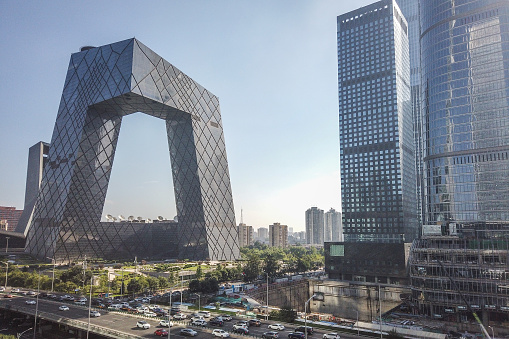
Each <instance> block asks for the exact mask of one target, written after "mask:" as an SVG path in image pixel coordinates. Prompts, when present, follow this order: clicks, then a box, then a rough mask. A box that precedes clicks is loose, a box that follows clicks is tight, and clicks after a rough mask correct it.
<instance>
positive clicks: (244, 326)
mask: <svg viewBox="0 0 509 339" xmlns="http://www.w3.org/2000/svg"><path fill="white" fill-rule="evenodd" d="M239 328H245V329H247V325H246V324H233V329H234V330H238V329H239Z"/></svg>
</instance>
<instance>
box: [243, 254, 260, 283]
mask: <svg viewBox="0 0 509 339" xmlns="http://www.w3.org/2000/svg"><path fill="white" fill-rule="evenodd" d="M260 273H261V269H260V257H259V256H257V255H251V256H250V257H249V258H248V260H247V264H246V266H244V281H246V282H249V281H253V280H255V279H256V278H258V276H259V275H260Z"/></svg>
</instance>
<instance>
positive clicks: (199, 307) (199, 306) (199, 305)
mask: <svg viewBox="0 0 509 339" xmlns="http://www.w3.org/2000/svg"><path fill="white" fill-rule="evenodd" d="M194 295H196V296H198V312H200V311H201V302H200V295H199V294H198V293H195V294H194Z"/></svg>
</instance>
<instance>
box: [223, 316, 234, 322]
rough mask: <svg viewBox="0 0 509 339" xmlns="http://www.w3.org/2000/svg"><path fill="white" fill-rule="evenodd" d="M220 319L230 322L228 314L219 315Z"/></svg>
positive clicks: (230, 317)
mask: <svg viewBox="0 0 509 339" xmlns="http://www.w3.org/2000/svg"><path fill="white" fill-rule="evenodd" d="M221 318H223V321H232V319H233V318H232V316H231V315H229V314H221Z"/></svg>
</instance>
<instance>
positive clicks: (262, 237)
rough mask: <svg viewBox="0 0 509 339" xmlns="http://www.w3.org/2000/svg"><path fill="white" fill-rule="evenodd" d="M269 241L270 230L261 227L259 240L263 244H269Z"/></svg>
mask: <svg viewBox="0 0 509 339" xmlns="http://www.w3.org/2000/svg"><path fill="white" fill-rule="evenodd" d="M268 239H269V229H268V228H266V227H260V228H259V229H258V240H259V241H261V242H267V241H268Z"/></svg>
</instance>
